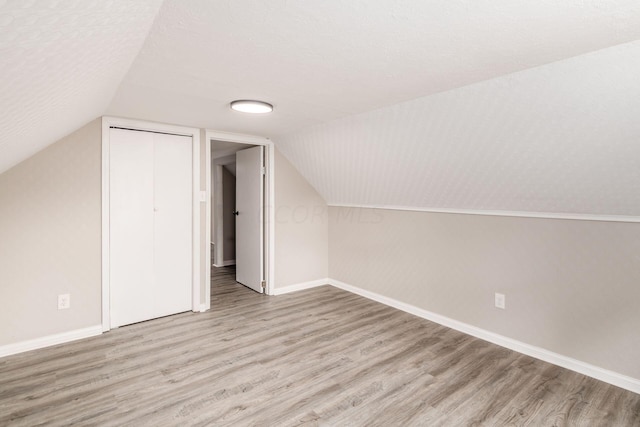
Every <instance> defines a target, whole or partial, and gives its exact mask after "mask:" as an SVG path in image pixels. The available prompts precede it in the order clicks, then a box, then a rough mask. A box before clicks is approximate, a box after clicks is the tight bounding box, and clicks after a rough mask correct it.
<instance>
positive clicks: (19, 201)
mask: <svg viewBox="0 0 640 427" xmlns="http://www.w3.org/2000/svg"><path fill="white" fill-rule="evenodd" d="M100 153H101V121H100V119H96V120H94V121H92V122H90V123H89V124H87V125H85V126H84V127H82V128H81V129H79V130H77V131H76V132H74V133H72V134H71V135H69V136H67V137H65V138H63V139H61V140H60V141H58V142H56V143H55V144H53V145H51V146H49V147H47V148H46V149H45V150H43V151H41V152H39V153H37V154H36V155H34V156H32V157H30V158H28V159H27V160H25V161H24V162H22V163H20V164H18V165H16V166H15V167H13V168H12V169H9V170H8V171H6V172H4V173H3V174H1V175H0V301H2V309H1V310H0V325H2V327H0V345H6V344H12V343H16V342H21V341H25V340H29V339H34V338H39V337H43V336H47V335H51V334H56V333H61V332H67V331H72V330H76V329H81V328H86V327H91V326H97V325H100V324H101V267H100V265H101V264H100V263H101V258H100V257H101V222H100V221H101V172H100V170H101V160H100V156H101V154H100ZM64 293H69V294H71V308H70V309H68V310H58V309H57V296H58V294H64Z"/></svg>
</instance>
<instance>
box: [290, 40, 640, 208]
mask: <svg viewBox="0 0 640 427" xmlns="http://www.w3.org/2000/svg"><path fill="white" fill-rule="evenodd" d="M638 76H640V42H638V41H637V42H632V43H629V44H624V45H619V46H616V47H613V48H609V49H605V50H602V51H598V52H592V53H589V54H585V55H582V56H579V57H575V58H571V59H568V60H565V61H561V62H556V63H553V64H548V65H544V66H541V67H538V68H535V69H530V70H525V71H521V72H518V73H514V74H511V75H508V76H503V77H499V78H496V79H493V80H488V81H485V82H481V83H476V84H474V85H469V86H465V87H463V88H459V89H454V90H451V91H448V92H443V93H440V94H436V95H431V96H427V97H424V98H420V99H416V100H412V101H408V102H404V103H400V104H396V105H393V106H390V107H384V108H382V109H378V110H375V111H371V112H367V113H363V114H359V115H355V116H350V117H346V118H343V119H339V120H335V121H332V122H330V123H326V124H320V125H316V126H312V127H310V128H307V129H304V130H302V131H300V132H297V133H294V134H292V135H288V136H285V137H281V138H279V139H278V147H279V148H280V150H281V151H282V152H283V153H284V154H285V155H286V156H287V157H288V158H289V159H290V160H291V161H292V162H293V163H294V164H296V165H297V167H298V168H299V170H300V171H301V172H302V174H303V175H304V176H305V177H306V178H307V179H308V180H309V182H311V183H313V185H314V186H315V188H316V189H317V190H318V191H319V192H320V193H321V194H322V195H323V196H324V197H325V200H326V201H327V202H328V203H329V204H335V205H365V206H385V207H410V208H415V207H419V208H426V209H445V210H446V209H453V210H483V211H487V210H489V211H520V212H541V213H557V214H599V215H623V216H636V217H638V216H640V78H638Z"/></svg>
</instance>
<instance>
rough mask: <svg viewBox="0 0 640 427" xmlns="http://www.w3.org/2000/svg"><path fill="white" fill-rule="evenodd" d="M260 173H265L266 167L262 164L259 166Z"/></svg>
mask: <svg viewBox="0 0 640 427" xmlns="http://www.w3.org/2000/svg"><path fill="white" fill-rule="evenodd" d="M260 173H262V175H266V174H267V169H266V168H265V167H264V166H262V167H261V168H260Z"/></svg>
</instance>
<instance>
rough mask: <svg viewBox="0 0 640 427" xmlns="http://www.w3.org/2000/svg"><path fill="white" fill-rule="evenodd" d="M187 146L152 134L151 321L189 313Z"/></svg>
mask: <svg viewBox="0 0 640 427" xmlns="http://www.w3.org/2000/svg"><path fill="white" fill-rule="evenodd" d="M191 142H192V141H191V137H185V136H177V135H164V134H154V148H155V155H154V169H155V179H154V194H155V197H154V198H155V200H154V237H155V241H154V268H155V289H154V295H153V300H154V317H160V316H166V315H168V314H173V313H179V312H183V311H188V310H190V309H191V286H192V285H191V283H192V282H191V275H192V265H191V263H192V255H191V252H192V222H193V221H192V206H193V203H192V197H193V196H192V195H193V191H192V180H193V175H192V152H191V151H192V144H191Z"/></svg>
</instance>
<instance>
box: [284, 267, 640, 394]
mask: <svg viewBox="0 0 640 427" xmlns="http://www.w3.org/2000/svg"><path fill="white" fill-rule="evenodd" d="M326 284H329V285H331V286H334V287H336V288H339V289H342V290H345V291H347V292H351V293H353V294H357V295H360V296H363V297H365V298H368V299H370V300H373V301H377V302H379V303H382V304H384V305H387V306H389V307H393V308H396V309H398V310H402V311H404V312H406V313H409V314H413V315H414V316H418V317H421V318H423V319H426V320H429V321H432V322H435V323H438V324H440V325H442V326H446V327H448V328H451V329H455V330H456V331H460V332H462V333H465V334H467V335H471V336H473V337H476V338H480V339H481V340H484V341H488V342H491V343H493V344H496V345H499V346H501V347H505V348H508V349H510V350H513V351H517V352H518V353H521V354H525V355H527V356H531V357H534V358H536V359H539V360H542V361H544V362H548V363H551V364H553V365H556V366H560V367H562V368H566V369H569V370H572V371H574V372H578V373H580V374H583V375H587V376H589V377H592V378H595V379H597V380H600V381H603V382H606V383H608V384H612V385H614V386H616V387H620V388H624V389H626V390H629V391H632V392H634V393H638V394H640V380H639V379H637V378H632V377H629V376H626V375H622V374H619V373H617V372H614V371H610V370H607V369H603V368H600V367H598V366H594V365H591V364H589V363H585V362H582V361H580V360H577V359H573V358H571V357H567V356H564V355H562V354H558V353H554V352H552V351H549V350H546V349H544V348H540V347H536V346H533V345H530V344H527V343H524V342H521V341H517V340H514V339H511V338H508V337H505V336H503V335H499V334H496V333H493V332H490V331H487V330H485V329H481V328H478V327H476V326H473V325H469V324H467V323H464V322H459V321H457V320H454V319H451V318H449V317H446V316H442V315H439V314H436V313H433V312H430V311H428V310H424V309H422V308H419V307H416V306H414V305H411V304H407V303H404V302H402V301H398V300H395V299H393V298H389V297H386V296H384V295H380V294H377V293H375V292H371V291H367V290H365V289H362V288H358V287H356V286H352V285H349V284H347V283H344V282H341V281H339V280H334V279H320V280H314V281H310V282H304V283H300V284H296V285H291V286H285V287H282V288H276V289H275V290H274V295H282V294H286V293H289V292H295V291H300V290H303V289H310V288H313V287H316V286H322V285H326Z"/></svg>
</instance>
